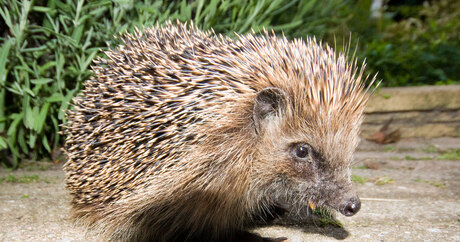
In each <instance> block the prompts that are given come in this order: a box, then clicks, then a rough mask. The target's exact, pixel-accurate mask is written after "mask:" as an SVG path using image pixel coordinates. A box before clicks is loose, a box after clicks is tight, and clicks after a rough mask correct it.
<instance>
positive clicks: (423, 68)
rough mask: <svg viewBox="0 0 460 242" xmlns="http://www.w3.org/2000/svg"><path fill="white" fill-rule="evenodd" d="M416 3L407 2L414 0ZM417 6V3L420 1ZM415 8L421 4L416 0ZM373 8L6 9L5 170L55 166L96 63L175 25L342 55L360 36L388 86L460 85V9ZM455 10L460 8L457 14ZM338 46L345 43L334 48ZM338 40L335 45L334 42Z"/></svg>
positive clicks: (0, 7) (267, 2)
mask: <svg viewBox="0 0 460 242" xmlns="http://www.w3.org/2000/svg"><path fill="white" fill-rule="evenodd" d="M408 1H409V0H408ZM412 2H413V1H412ZM416 2H417V1H416ZM370 4H371V0H329V1H322V0H308V1H304V0H222V1H220V0H182V1H181V0H173V1H167V0H164V1H161V0H144V1H130V0H116V1H83V0H77V1H74V0H50V1H44V0H41V1H40V0H36V1H13V0H4V1H1V2H0V17H1V18H0V20H1V21H0V44H1V45H0V163H2V164H4V165H7V166H10V167H17V166H18V164H19V161H20V160H22V159H32V160H38V159H42V158H45V159H49V158H50V157H51V156H52V154H55V153H58V152H56V151H57V150H59V149H58V147H59V145H60V144H61V143H62V141H63V137H62V136H61V135H60V134H59V131H60V129H61V128H60V125H61V124H62V123H64V122H65V115H64V110H66V109H67V108H68V105H69V101H70V100H71V98H72V97H73V96H75V95H76V94H77V93H78V91H79V90H80V88H81V86H82V82H83V81H84V80H86V79H87V78H89V76H90V75H91V72H90V65H91V61H92V59H94V58H95V57H96V56H98V55H102V52H101V51H100V50H105V49H107V46H109V45H112V46H114V45H116V44H117V41H118V40H117V38H114V36H116V35H118V33H120V32H125V31H131V30H132V29H133V28H134V27H135V26H150V25H153V24H154V23H156V22H160V23H161V22H164V21H165V20H167V19H171V20H175V19H179V20H181V21H188V20H193V21H194V22H195V24H197V25H198V26H199V27H200V28H202V29H209V28H211V27H212V28H214V29H215V31H216V32H218V33H224V34H229V35H232V34H233V32H238V33H246V32H249V31H251V29H254V30H255V32H258V31H260V30H261V29H262V28H263V27H266V28H273V29H274V30H275V31H283V32H284V33H285V34H286V36H287V37H288V38H294V37H306V36H311V35H314V36H317V38H319V39H324V40H325V41H326V42H329V43H330V44H332V45H336V47H337V48H338V49H342V48H343V46H342V45H343V44H342V43H343V42H345V43H347V41H340V40H343V39H349V33H350V32H352V33H353V34H352V37H351V40H352V46H353V45H355V41H356V40H358V39H359V42H360V44H359V45H358V49H357V56H358V58H360V59H364V58H367V59H368V61H367V62H368V63H369V64H368V66H369V70H370V72H375V71H379V77H380V78H383V79H384V84H385V85H420V84H433V83H442V84H446V83H455V82H456V81H458V80H459V79H460V75H459V70H460V66H459V65H460V60H459V58H460V47H459V46H460V38H459V34H460V25H459V22H458V19H460V16H459V15H460V6H459V3H458V1H456V0H440V1H437V2H435V3H433V4H431V5H429V4H426V5H420V4H416V5H414V6H410V5H400V6H391V5H389V6H390V7H387V8H385V9H383V10H384V14H383V15H382V17H381V18H379V19H374V20H370V17H369V16H370V12H369V8H370ZM453 5H455V7H454V6H453ZM336 39H337V41H336ZM336 42H337V43H336Z"/></svg>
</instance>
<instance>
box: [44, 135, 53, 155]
mask: <svg viewBox="0 0 460 242" xmlns="http://www.w3.org/2000/svg"><path fill="white" fill-rule="evenodd" d="M42 144H43V147H45V149H46V150H47V151H48V152H49V153H51V148H50V145H49V144H48V139H47V138H46V135H43V138H42Z"/></svg>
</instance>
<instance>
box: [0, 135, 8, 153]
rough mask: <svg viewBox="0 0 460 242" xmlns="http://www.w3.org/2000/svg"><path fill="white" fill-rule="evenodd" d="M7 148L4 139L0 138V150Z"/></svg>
mask: <svg viewBox="0 0 460 242" xmlns="http://www.w3.org/2000/svg"><path fill="white" fill-rule="evenodd" d="M6 148H8V143H7V142H6V139H5V138H3V137H1V136H0V150H3V149H6Z"/></svg>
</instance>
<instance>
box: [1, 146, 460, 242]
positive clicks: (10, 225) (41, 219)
mask: <svg viewBox="0 0 460 242" xmlns="http://www.w3.org/2000/svg"><path fill="white" fill-rule="evenodd" d="M459 156H460V138H436V139H404V140H401V141H400V142H398V143H396V144H389V145H377V144H374V143H371V142H368V141H363V142H362V143H361V144H360V146H359V148H358V151H357V153H356V155H355V160H356V163H355V164H353V170H352V173H353V176H352V179H353V181H354V182H355V183H354V185H355V187H356V189H357V190H358V193H359V195H360V197H361V202H362V206H361V211H360V212H359V213H358V214H357V215H355V216H353V217H344V216H342V215H340V214H338V215H337V220H339V221H340V222H341V223H342V224H343V227H337V226H333V225H324V224H322V223H318V224H316V225H308V226H307V225H306V226H296V227H286V226H270V227H265V228H260V229H256V230H255V231H254V232H256V233H259V234H260V235H262V236H265V237H272V238H278V237H287V238H288V239H287V241H334V240H344V241H419V240H424V241H460V160H458V159H459V158H460V157H459ZM24 166H25V167H23V168H21V169H18V170H16V171H13V172H11V171H7V170H5V169H0V204H1V205H0V225H1V226H0V241H97V238H95V237H93V236H92V235H87V236H85V233H84V232H85V231H84V230H83V229H82V228H79V227H74V226H73V225H72V224H71V222H70V220H69V216H68V214H69V208H70V204H69V201H70V196H69V195H68V193H67V191H66V190H65V186H64V172H63V171H62V165H50V164H49V163H31V164H29V165H28V164H24Z"/></svg>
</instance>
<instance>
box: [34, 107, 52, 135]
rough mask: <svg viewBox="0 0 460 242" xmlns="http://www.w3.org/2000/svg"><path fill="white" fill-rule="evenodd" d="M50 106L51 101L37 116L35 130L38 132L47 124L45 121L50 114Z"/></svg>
mask: <svg viewBox="0 0 460 242" xmlns="http://www.w3.org/2000/svg"><path fill="white" fill-rule="evenodd" d="M49 107H50V103H45V104H44V105H43V106H42V108H41V109H40V113H39V114H38V116H36V117H35V120H34V121H35V122H34V126H35V130H36V131H37V133H39V134H40V133H41V132H42V130H43V126H44V124H45V121H46V117H47V116H48V109H49Z"/></svg>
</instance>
